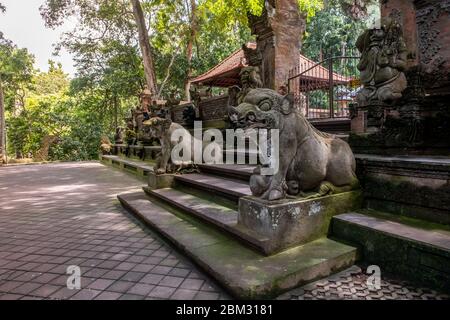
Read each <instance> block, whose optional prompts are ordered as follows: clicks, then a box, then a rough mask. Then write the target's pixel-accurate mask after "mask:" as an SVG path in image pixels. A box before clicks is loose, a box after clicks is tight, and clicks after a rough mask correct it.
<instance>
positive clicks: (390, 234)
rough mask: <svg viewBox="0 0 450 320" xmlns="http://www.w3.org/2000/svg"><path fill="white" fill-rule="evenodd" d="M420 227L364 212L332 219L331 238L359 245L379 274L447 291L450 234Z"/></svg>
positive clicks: (414, 222) (427, 225)
mask: <svg viewBox="0 0 450 320" xmlns="http://www.w3.org/2000/svg"><path fill="white" fill-rule="evenodd" d="M389 216H392V218H389ZM423 224H424V225H423V227H421V226H420V221H419V220H417V219H412V218H409V219H408V221H406V220H405V219H403V220H399V219H398V218H397V217H395V216H394V215H392V214H382V215H381V214H379V213H376V212H372V213H371V211H369V210H365V211H361V212H352V213H345V214H341V215H337V216H334V217H333V219H332V224H331V235H332V237H333V238H337V239H340V240H345V241H347V242H348V243H352V244H355V245H358V246H360V247H361V248H362V253H363V258H364V260H365V261H367V262H368V263H373V264H377V265H379V266H380V267H381V269H382V271H383V270H385V271H388V272H391V273H394V274H398V275H401V276H403V277H406V278H409V279H411V280H413V281H416V282H419V283H421V284H424V285H427V286H430V287H433V288H439V289H443V290H446V291H450V232H449V231H448V228H447V226H443V227H442V228H439V226H438V225H437V224H430V223H429V222H423Z"/></svg>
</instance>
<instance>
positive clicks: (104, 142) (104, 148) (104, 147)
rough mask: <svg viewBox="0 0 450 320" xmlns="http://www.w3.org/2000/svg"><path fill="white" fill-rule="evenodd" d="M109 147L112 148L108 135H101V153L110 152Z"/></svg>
mask: <svg viewBox="0 0 450 320" xmlns="http://www.w3.org/2000/svg"><path fill="white" fill-rule="evenodd" d="M111 149H112V144H111V141H110V140H109V138H108V136H105V135H103V136H102V137H101V138H100V150H101V152H102V154H104V155H106V154H111Z"/></svg>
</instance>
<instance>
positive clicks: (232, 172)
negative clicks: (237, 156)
mask: <svg viewBox="0 0 450 320" xmlns="http://www.w3.org/2000/svg"><path fill="white" fill-rule="evenodd" d="M198 167H199V168H200V170H201V172H202V173H207V174H211V175H218V176H222V177H226V178H232V179H240V180H243V181H246V182H248V181H249V180H250V177H251V175H252V174H253V170H255V167H256V166H254V165H249V164H199V165H198Z"/></svg>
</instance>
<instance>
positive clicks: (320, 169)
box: [231, 89, 359, 200]
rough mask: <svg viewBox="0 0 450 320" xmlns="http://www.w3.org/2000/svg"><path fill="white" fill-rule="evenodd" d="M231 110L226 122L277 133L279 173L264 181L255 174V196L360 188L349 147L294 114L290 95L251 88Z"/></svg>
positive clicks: (275, 197)
mask: <svg viewBox="0 0 450 320" xmlns="http://www.w3.org/2000/svg"><path fill="white" fill-rule="evenodd" d="M231 109H232V110H231V115H232V117H231V118H232V119H233V118H236V117H238V119H239V120H238V121H239V122H240V123H243V122H246V121H247V122H248V124H249V125H248V127H252V128H255V127H258V128H267V129H279V134H280V136H279V143H280V145H279V155H280V159H279V170H278V172H277V173H276V174H274V175H273V176H263V175H261V174H260V170H261V168H260V167H258V168H257V169H255V171H254V174H253V175H252V177H251V179H250V188H251V190H252V193H253V195H254V196H258V197H260V198H262V199H267V200H278V199H282V198H284V197H286V195H287V194H288V195H291V196H302V197H317V196H323V195H327V194H333V193H339V192H345V191H350V190H353V189H356V188H358V187H359V183H358V180H357V178H356V174H355V166H356V165H355V158H354V156H353V153H352V150H351V149H350V147H349V145H348V144H347V143H346V142H345V141H343V140H341V139H339V138H336V137H335V136H333V135H330V134H327V133H324V132H321V131H319V130H317V129H316V128H314V127H313V126H312V125H311V124H310V123H309V122H308V120H306V118H305V117H304V116H303V115H302V114H301V113H300V112H298V111H296V110H295V108H294V103H293V99H292V96H290V95H287V96H282V95H280V94H278V93H277V92H276V91H274V90H271V89H253V90H251V91H249V93H248V94H247V95H246V96H245V98H244V99H243V102H242V103H241V104H240V105H239V106H238V107H236V108H231ZM248 120H250V122H249V121H248Z"/></svg>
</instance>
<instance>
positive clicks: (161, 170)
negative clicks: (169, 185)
mask: <svg viewBox="0 0 450 320" xmlns="http://www.w3.org/2000/svg"><path fill="white" fill-rule="evenodd" d="M155 173H156V174H164V173H166V170H165V169H163V168H159V169H156V171H155Z"/></svg>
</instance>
